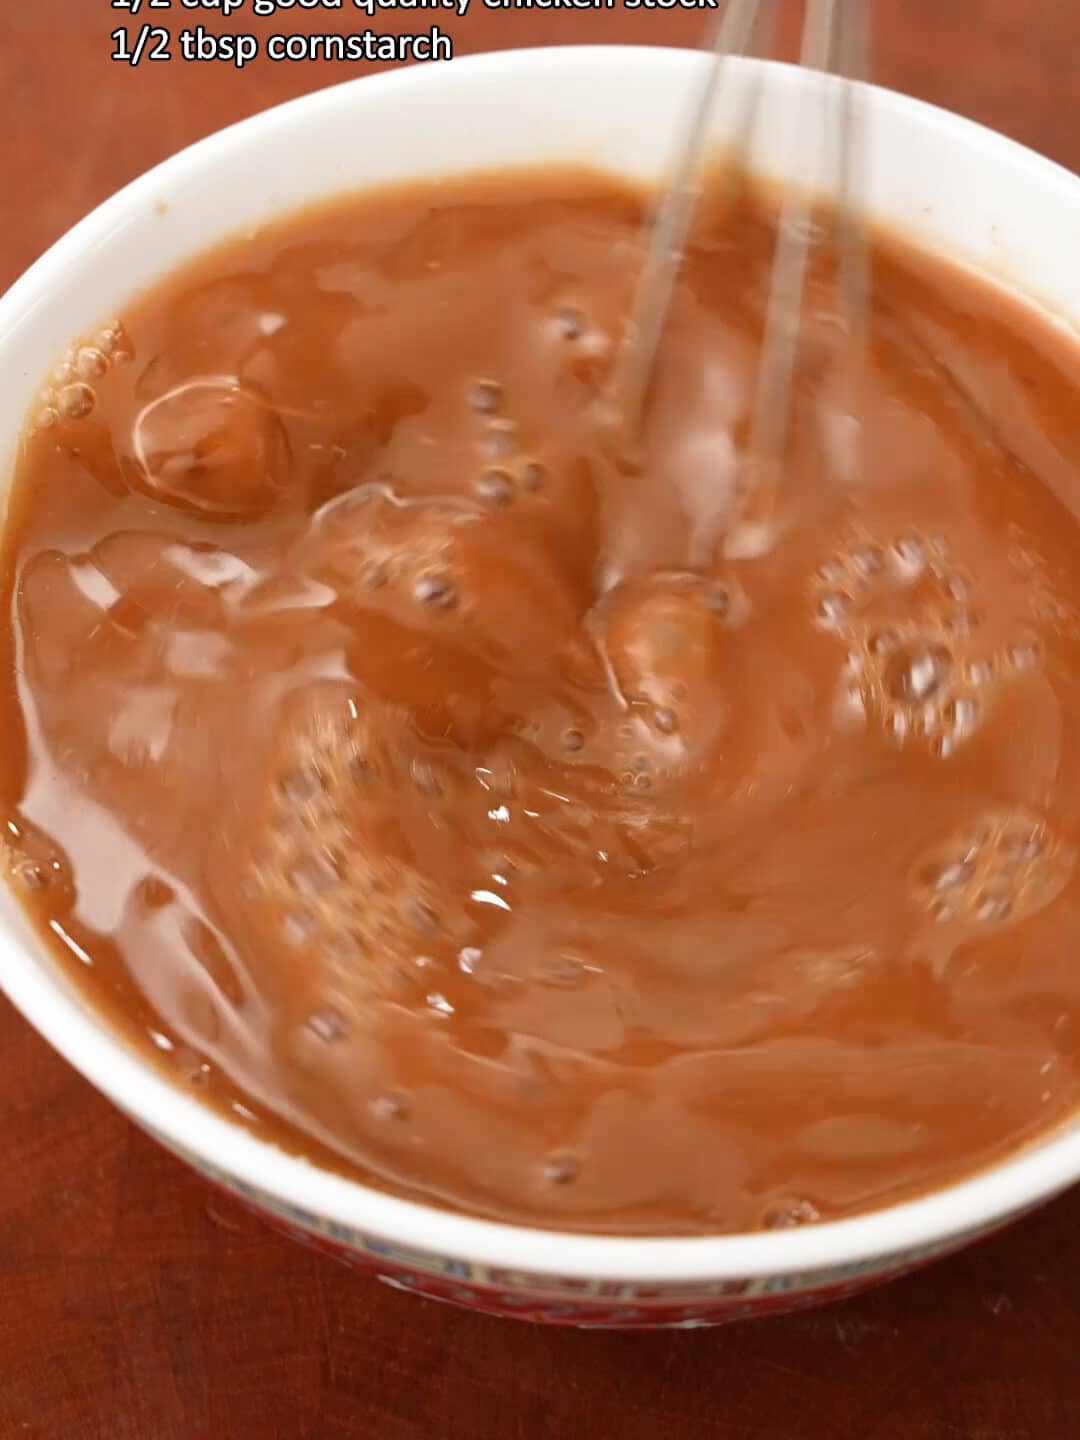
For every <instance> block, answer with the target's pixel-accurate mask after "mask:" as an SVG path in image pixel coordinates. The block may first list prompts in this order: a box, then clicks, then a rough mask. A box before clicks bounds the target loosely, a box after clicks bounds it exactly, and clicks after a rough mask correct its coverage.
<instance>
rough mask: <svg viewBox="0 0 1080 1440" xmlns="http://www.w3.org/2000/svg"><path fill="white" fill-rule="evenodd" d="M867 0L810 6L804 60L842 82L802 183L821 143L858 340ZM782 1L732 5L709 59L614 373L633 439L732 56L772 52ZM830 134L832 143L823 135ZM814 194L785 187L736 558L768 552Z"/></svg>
mask: <svg viewBox="0 0 1080 1440" xmlns="http://www.w3.org/2000/svg"><path fill="white" fill-rule="evenodd" d="M871 3H872V0H806V9H805V17H804V24H803V33H802V45H801V52H800V63H801V64H802V65H803V66H805V67H806V68H808V69H813V70H818V71H823V72H827V73H830V74H832V75H834V76H835V77H836V81H837V84H838V91H837V98H838V100H839V105H838V107H837V113H836V114H835V115H834V116H833V117H832V118H833V120H834V124H832V125H831V126H830V125H829V123H828V118H827V119H826V122H825V124H824V126H817V127H815V126H812V125H809V124H802V125H800V130H799V143H800V145H801V146H803V147H806V148H805V149H804V151H803V153H802V154H801V155H800V156H799V161H800V165H799V167H798V168H797V169H796V171H795V174H796V175H798V174H800V173H802V171H803V168H804V163H803V162H805V168H809V166H810V165H812V163H813V159H814V157H813V156H812V155H811V154H810V152H809V147H810V146H812V145H815V144H820V143H822V141H824V142H825V144H826V145H827V146H828V148H829V151H830V156H829V158H830V161H831V163H832V166H833V173H834V175H835V181H836V188H835V204H836V225H837V253H838V264H839V283H840V292H841V298H842V304H843V308H844V310H845V312H846V316H847V321H848V324H849V326H850V328H851V332H852V334H853V336H855V337H856V338H861V336H862V334H863V331H864V326H865V321H866V314H867V308H868V272H867V262H866V248H865V243H864V234H863V228H862V223H861V215H860V211H859V207H858V200H859V196H860V194H861V189H862V185H861V174H860V170H861V154H860V145H859V141H860V134H861V125H860V116H859V114H858V100H859V95H858V90H857V88H856V86H855V85H854V84H852V83H851V82H853V81H855V80H858V79H860V78H862V77H863V76H864V75H865V73H866V70H867V67H868V49H869V27H870V16H869V8H870V4H871ZM776 9H777V0H729V3H728V5H727V8H726V10H725V12H724V14H723V15H722V17H721V19H720V20H719V22H718V23H717V25H716V27H715V29H714V31H713V33H712V35H711V37H710V43H709V49H710V51H711V54H712V62H711V64H710V65H709V67H708V71H707V74H706V76H705V80H704V83H703V85H702V89H701V92H700V94H699V96H698V98H697V101H696V103H695V105H694V106H693V109H692V112H691V114H690V116H689V119H688V123H687V129H686V131H685V134H684V136H683V138H682V141H681V143H680V145H679V146H678V148H677V152H676V154H677V159H676V163H675V165H674V167H673V171H672V176H671V179H670V182H669V185H668V189H667V191H666V193H665V195H664V197H663V200H662V202H661V204H660V205H659V207H658V209H657V210H656V213H655V217H654V219H653V222H652V228H651V232H650V235H649V243H648V247H647V250H646V255H645V261H644V264H643V267H642V271H641V276H640V279H639V281H638V286H637V292H636V295H635V297H634V302H633V306H632V309H631V316H630V322H629V325H628V326H627V330H626V335H625V339H624V342H623V347H622V351H621V353H620V356H619V360H618V364H617V366H616V371H615V403H616V408H617V410H618V413H619V415H620V418H621V422H622V424H623V426H624V427H625V430H626V432H628V433H629V434H630V435H631V436H636V434H637V432H638V429H639V426H640V422H641V417H642V411H643V409H644V405H645V400H646V397H647V392H648V388H649V383H650V380H651V377H652V373H653V368H654V365H655V362H656V356H657V351H658V350H659V347H660V342H661V338H662V336H663V332H664V327H665V324H666V321H667V315H668V311H669V308H670V305H671V300H672V296H673V294H674V291H675V285H676V281H677V279H678V274H679V270H680V267H681V265H682V262H683V258H684V255H685V247H686V242H687V238H688V236H689V233H690V229H691V226H692V224H693V219H694V214H695V212H696V209H697V205H698V201H699V199H700V197H701V184H702V176H703V170H704V166H705V163H706V159H707V155H706V151H707V146H708V140H709V128H710V121H711V118H712V112H713V108H714V105H715V103H716V99H717V97H718V95H719V93H720V90H721V88H722V85H723V80H724V72H725V65H726V62H727V61H728V59H729V57H731V56H737V55H752V54H759V53H762V52H766V53H767V51H768V49H769V45H770V43H771V37H772V33H773V29H774V26H775V20H776ZM759 99H760V94H759V93H758V92H755V93H754V94H753V96H752V98H751V100H750V101H749V102H748V104H747V108H746V110H745V113H744V114H743V115H742V116H741V117H740V121H739V125H738V127H737V139H736V148H737V155H738V154H739V153H740V152H741V153H742V154H743V155H744V156H745V154H746V152H748V151H749V148H750V143H751V140H752V135H753V128H754V116H755V113H756V107H757V102H758V100H759ZM830 130H831V132H832V133H831V134H829V133H828V132H829V131H830ZM812 205H813V198H812V196H811V194H810V193H809V192H808V191H806V190H802V189H800V188H798V187H797V186H788V187H787V188H786V189H785V191H784V198H783V202H782V208H781V213H780V224H779V229H778V239H777V247H776V253H775V256H774V260H773V268H772V276H771V282H770V289H769V298H768V305H767V310H766V318H765V335H764V343H763V349H762V357H761V368H760V371H759V374H758V380H757V388H756V392H755V398H754V406H753V414H752V422H751V432H750V448H749V454H748V457H747V458H748V461H749V465H748V473H749V475H750V484H749V486H748V490H747V495H746V503H745V508H744V511H743V515H742V519H741V524H740V526H739V529H738V532H737V533H736V534H735V535H733V536H732V537H730V538H729V553H731V552H732V551H734V552H735V553H740V554H746V553H752V552H753V551H755V550H756V549H758V548H760V547H761V546H762V545H763V544H765V543H767V540H766V536H767V532H768V530H769V528H770V522H771V520H772V517H773V514H774V511H775V507H776V502H777V498H778V493H779V485H780V467H781V461H782V457H783V451H784V447H785V444H786V441H787V435H788V425H789V419H790V394H791V383H792V377H793V374H794V370H795V362H796V358H797V354H798V344H799V313H800V309H801V305H802V295H803V284H804V277H805V271H806V260H807V252H808V249H809V246H810V236H811V225H810V218H811V209H812Z"/></svg>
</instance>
